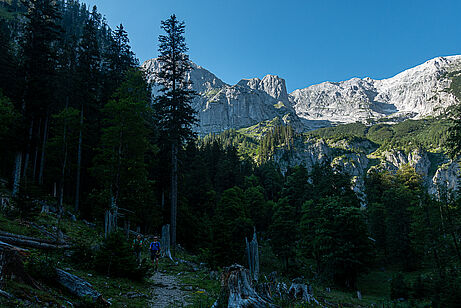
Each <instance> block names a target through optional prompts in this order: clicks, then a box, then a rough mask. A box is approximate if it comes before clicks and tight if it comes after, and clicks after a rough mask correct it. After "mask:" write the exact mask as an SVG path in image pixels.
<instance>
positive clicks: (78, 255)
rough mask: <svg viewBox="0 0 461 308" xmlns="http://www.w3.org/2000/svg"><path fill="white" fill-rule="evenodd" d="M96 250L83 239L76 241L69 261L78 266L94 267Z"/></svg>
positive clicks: (84, 267)
mask: <svg viewBox="0 0 461 308" xmlns="http://www.w3.org/2000/svg"><path fill="white" fill-rule="evenodd" d="M95 256H96V252H95V251H94V250H93V249H92V248H91V247H90V245H88V244H87V243H84V242H83V241H82V242H80V243H77V244H76V245H75V246H74V247H73V250H72V254H71V256H70V261H71V262H72V263H74V264H76V265H78V266H79V267H80V268H83V269H92V268H94V264H95V262H94V260H95Z"/></svg>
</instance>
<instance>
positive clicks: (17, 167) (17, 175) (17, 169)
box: [12, 152, 22, 197]
mask: <svg viewBox="0 0 461 308" xmlns="http://www.w3.org/2000/svg"><path fill="white" fill-rule="evenodd" d="M21 166H22V152H17V153H16V159H15V163H14V181H13V192H12V195H13V197H14V196H16V194H17V193H18V192H19V186H20V184H21Z"/></svg>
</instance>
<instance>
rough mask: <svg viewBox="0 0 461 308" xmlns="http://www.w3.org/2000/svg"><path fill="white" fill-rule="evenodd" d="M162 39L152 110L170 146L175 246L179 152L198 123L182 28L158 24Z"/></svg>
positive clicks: (174, 23)
mask: <svg viewBox="0 0 461 308" xmlns="http://www.w3.org/2000/svg"><path fill="white" fill-rule="evenodd" d="M161 28H162V29H163V30H164V31H165V34H164V35H160V36H159V42H160V45H159V49H158V50H159V53H160V55H159V57H158V60H159V62H160V65H161V71H160V72H159V73H158V74H157V79H158V82H159V83H160V85H161V89H160V92H161V95H160V96H158V97H157V98H156V101H155V109H156V113H157V117H158V118H157V119H158V123H159V126H160V129H161V130H162V131H163V132H164V133H166V135H167V137H168V140H169V142H170V144H171V245H172V247H173V253H174V247H175V246H176V216H177V206H178V205H177V204H178V150H179V148H180V147H181V145H182V144H183V142H184V141H185V140H187V139H190V138H191V137H193V136H194V134H193V131H192V126H193V125H194V123H195V122H196V121H197V120H196V118H195V113H196V112H195V110H194V109H193V108H192V106H191V100H192V98H193V95H194V92H193V91H191V90H189V89H188V85H189V82H188V80H187V78H186V77H187V72H189V71H190V69H191V66H190V61H189V56H188V55H187V54H186V52H187V51H188V48H187V46H186V42H185V38H184V30H185V25H184V22H180V21H179V20H178V19H177V18H176V16H175V15H172V16H171V17H170V18H169V19H167V20H165V21H162V22H161Z"/></svg>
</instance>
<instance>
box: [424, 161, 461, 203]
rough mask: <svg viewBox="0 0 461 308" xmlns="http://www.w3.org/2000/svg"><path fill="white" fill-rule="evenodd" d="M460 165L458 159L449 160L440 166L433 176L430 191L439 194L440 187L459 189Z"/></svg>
mask: <svg viewBox="0 0 461 308" xmlns="http://www.w3.org/2000/svg"><path fill="white" fill-rule="evenodd" d="M459 176H460V166H459V162H458V161H451V160H450V161H448V162H447V163H445V164H443V165H441V166H439V167H438V168H437V171H436V172H435V175H434V176H433V177H432V178H431V181H430V185H429V187H428V189H429V193H431V194H434V195H438V194H439V191H440V189H448V190H458V186H459Z"/></svg>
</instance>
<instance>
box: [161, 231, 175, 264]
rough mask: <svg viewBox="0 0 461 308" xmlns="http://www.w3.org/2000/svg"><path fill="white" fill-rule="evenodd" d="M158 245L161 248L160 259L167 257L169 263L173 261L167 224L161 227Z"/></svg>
mask: <svg viewBox="0 0 461 308" xmlns="http://www.w3.org/2000/svg"><path fill="white" fill-rule="evenodd" d="M160 245H161V248H162V257H164V258H166V257H168V258H169V259H170V260H171V261H173V258H172V257H171V251H170V225H168V224H167V225H164V226H163V227H162V238H161V239H160Z"/></svg>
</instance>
